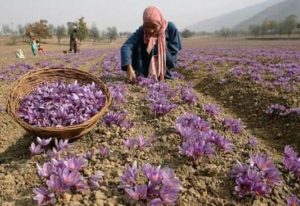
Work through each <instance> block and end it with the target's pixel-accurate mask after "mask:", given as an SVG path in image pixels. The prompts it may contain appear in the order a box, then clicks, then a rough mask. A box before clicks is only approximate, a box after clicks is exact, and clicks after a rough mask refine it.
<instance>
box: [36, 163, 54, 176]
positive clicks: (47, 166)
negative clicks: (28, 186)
mask: <svg viewBox="0 0 300 206" xmlns="http://www.w3.org/2000/svg"><path fill="white" fill-rule="evenodd" d="M36 166H37V170H38V175H39V176H40V177H50V175H52V174H53V173H54V170H55V168H54V166H53V164H52V163H51V162H46V163H44V164H43V166H42V167H41V166H40V165H39V164H36Z"/></svg>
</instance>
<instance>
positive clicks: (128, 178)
mask: <svg viewBox="0 0 300 206" xmlns="http://www.w3.org/2000/svg"><path fill="white" fill-rule="evenodd" d="M137 175H138V168H137V162H136V161H134V162H133V164H132V166H131V167H130V166H129V165H128V166H127V168H126V169H125V171H124V174H123V175H122V176H121V177H120V179H121V182H122V184H123V185H124V186H125V187H128V186H132V185H134V184H135V183H136V181H137Z"/></svg>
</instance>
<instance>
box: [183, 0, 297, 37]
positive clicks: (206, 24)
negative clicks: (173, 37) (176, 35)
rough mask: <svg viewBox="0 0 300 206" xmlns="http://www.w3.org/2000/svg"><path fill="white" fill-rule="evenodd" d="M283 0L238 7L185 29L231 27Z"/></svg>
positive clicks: (270, 0)
mask: <svg viewBox="0 0 300 206" xmlns="http://www.w3.org/2000/svg"><path fill="white" fill-rule="evenodd" d="M282 1H284V0H268V1H265V2H263V3H260V4H257V5H254V6H250V7H246V8H243V9H239V10H237V11H234V12H231V13H228V14H224V15H222V16H219V17H216V18H212V19H208V20H204V21H200V22H198V23H195V24H193V25H191V26H189V27H187V29H189V30H191V31H196V32H199V31H207V32H213V31H216V30H219V29H221V28H224V27H229V28H231V27H233V26H235V25H237V24H238V23H240V22H241V21H245V20H247V19H249V18H250V17H253V16H254V15H256V14H258V13H260V12H261V11H263V10H265V9H266V8H268V7H270V6H273V5H275V4H277V3H279V2H282ZM298 1H299V2H300V0H298Z"/></svg>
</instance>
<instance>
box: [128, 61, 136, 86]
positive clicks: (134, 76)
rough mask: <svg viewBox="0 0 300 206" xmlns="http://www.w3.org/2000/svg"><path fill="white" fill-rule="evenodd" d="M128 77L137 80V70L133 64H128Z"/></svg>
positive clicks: (131, 80) (132, 80)
mask: <svg viewBox="0 0 300 206" xmlns="http://www.w3.org/2000/svg"><path fill="white" fill-rule="evenodd" d="M127 79H128V80H129V81H130V82H135V81H136V75H135V71H134V70H133V68H132V66H131V64H130V65H128V66H127Z"/></svg>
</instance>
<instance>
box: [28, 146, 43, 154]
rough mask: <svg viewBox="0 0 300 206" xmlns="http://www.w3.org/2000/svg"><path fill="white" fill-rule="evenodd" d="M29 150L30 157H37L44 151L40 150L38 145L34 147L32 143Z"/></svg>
mask: <svg viewBox="0 0 300 206" xmlns="http://www.w3.org/2000/svg"><path fill="white" fill-rule="evenodd" d="M29 149H30V151H31V154H32V155H38V154H41V153H42V152H43V151H44V149H42V148H41V146H40V145H39V144H38V145H35V144H34V143H31V145H30V147H29Z"/></svg>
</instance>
